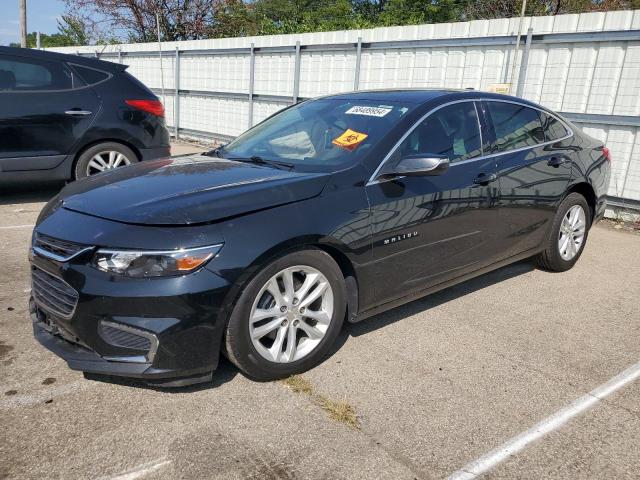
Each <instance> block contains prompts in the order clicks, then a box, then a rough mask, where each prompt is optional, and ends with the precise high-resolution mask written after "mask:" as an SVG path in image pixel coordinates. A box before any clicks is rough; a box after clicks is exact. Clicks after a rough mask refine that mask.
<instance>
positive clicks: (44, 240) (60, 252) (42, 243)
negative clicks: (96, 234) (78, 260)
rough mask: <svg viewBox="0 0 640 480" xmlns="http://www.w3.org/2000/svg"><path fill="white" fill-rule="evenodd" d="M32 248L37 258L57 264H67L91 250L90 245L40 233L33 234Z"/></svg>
mask: <svg viewBox="0 0 640 480" xmlns="http://www.w3.org/2000/svg"><path fill="white" fill-rule="evenodd" d="M32 248H33V251H34V252H35V253H37V254H38V255H39V256H41V257H45V258H50V259H52V260H55V261H57V262H68V261H69V260H71V259H73V258H75V257H77V256H78V255H81V254H83V253H85V252H88V251H90V250H93V246H91V245H84V244H81V243H75V242H70V241H68V240H60V239H58V238H53V237H50V236H48V235H43V234H41V233H35V235H34V239H33V247H32Z"/></svg>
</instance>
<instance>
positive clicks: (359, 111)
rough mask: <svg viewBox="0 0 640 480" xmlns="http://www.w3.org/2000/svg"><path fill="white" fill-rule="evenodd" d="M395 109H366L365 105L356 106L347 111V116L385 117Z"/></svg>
mask: <svg viewBox="0 0 640 480" xmlns="http://www.w3.org/2000/svg"><path fill="white" fill-rule="evenodd" d="M391 110H393V108H388V107H365V106H363V105H354V106H353V107H351V108H350V109H349V110H347V111H346V112H344V113H346V114H348V115H366V116H368V117H384V116H385V115H386V114H387V113H389V112H390V111H391Z"/></svg>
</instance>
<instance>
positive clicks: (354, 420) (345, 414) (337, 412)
mask: <svg viewBox="0 0 640 480" xmlns="http://www.w3.org/2000/svg"><path fill="white" fill-rule="evenodd" d="M320 402H321V403H320V406H321V407H322V408H323V409H324V410H325V411H326V412H328V413H329V417H330V418H332V419H333V420H335V421H336V422H340V423H344V424H345V425H349V426H350V427H352V428H359V427H360V425H359V423H358V416H357V415H356V411H355V409H354V408H353V407H352V406H351V405H349V404H348V403H347V402H334V401H333V400H330V399H328V398H324V397H323V398H321V399H320Z"/></svg>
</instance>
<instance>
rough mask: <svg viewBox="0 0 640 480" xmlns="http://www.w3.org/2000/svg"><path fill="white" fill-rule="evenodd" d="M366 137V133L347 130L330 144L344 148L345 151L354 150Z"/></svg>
mask: <svg viewBox="0 0 640 480" xmlns="http://www.w3.org/2000/svg"><path fill="white" fill-rule="evenodd" d="M368 136H369V135H367V134H366V133H360V132H356V131H355V130H351V129H350V128H347V129H346V130H345V132H344V133H343V134H342V135H340V136H339V137H338V138H335V139H334V140H333V141H332V142H331V143H333V144H334V145H336V146H338V147H342V148H346V149H347V150H354V149H355V148H356V147H357V146H358V145H360V144H361V143H362V142H364V141H365V139H366V138H367V137H368Z"/></svg>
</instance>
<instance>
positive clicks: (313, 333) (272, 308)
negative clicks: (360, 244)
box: [224, 249, 347, 381]
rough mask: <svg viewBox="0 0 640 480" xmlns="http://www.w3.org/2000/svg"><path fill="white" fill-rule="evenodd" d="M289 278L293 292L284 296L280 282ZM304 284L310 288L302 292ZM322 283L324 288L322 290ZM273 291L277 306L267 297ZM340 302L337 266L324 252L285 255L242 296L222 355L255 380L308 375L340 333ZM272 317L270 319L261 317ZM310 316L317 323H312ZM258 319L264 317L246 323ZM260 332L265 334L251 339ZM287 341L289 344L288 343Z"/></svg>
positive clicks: (342, 291) (343, 296) (341, 289)
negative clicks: (276, 293) (304, 373)
mask: <svg viewBox="0 0 640 480" xmlns="http://www.w3.org/2000/svg"><path fill="white" fill-rule="evenodd" d="M287 272H288V273H287ZM289 273H290V278H291V282H290V284H291V285H293V287H292V288H290V289H289V290H288V292H289V293H288V294H287V293H286V292H287V287H286V286H285V284H284V279H285V275H287V276H289ZM317 274H319V275H317ZM313 275H315V276H313ZM316 279H317V280H316ZM273 281H275V287H274V283H273ZM314 281H315V283H313V282H314ZM305 282H308V283H309V284H310V286H309V287H306V288H307V290H306V293H305V292H304V290H305V285H306V283H305ZM324 284H327V288H326V289H324V290H322V285H324ZM275 288H278V290H279V291H280V293H281V295H280V297H279V298H280V300H279V301H277V300H276V296H274V295H272V294H271V291H274V289H275ZM317 288H318V290H317V291H316V289H317ZM318 291H322V292H323V293H322V294H321V296H319V297H318V298H317V299H316V300H314V301H312V302H311V303H307V302H308V301H311V300H313V298H314V295H315V293H317V292H318ZM297 296H300V299H297ZM288 297H289V298H288ZM346 298H347V296H346V287H345V282H344V277H343V275H342V272H341V270H340V267H338V264H337V263H336V262H335V261H334V260H333V258H331V256H329V255H328V254H327V253H325V252H323V251H322V250H319V249H312V250H301V251H297V252H293V253H290V254H288V255H285V256H283V257H281V258H279V259H277V260H275V261H273V262H272V263H270V264H269V265H268V266H266V267H265V268H264V269H263V270H261V271H260V272H259V273H258V274H257V275H256V276H255V277H254V278H253V279H252V280H251V281H250V282H249V283H248V285H247V286H246V287H245V288H244V290H243V291H242V294H241V295H240V297H239V298H238V301H237V302H236V305H235V307H234V309H233V311H232V313H231V315H230V317H229V322H228V324H227V328H226V332H225V342H224V343H225V351H226V355H227V357H228V358H229V360H231V362H232V363H234V364H235V365H236V366H237V367H238V368H239V369H240V370H241V371H242V372H244V373H245V374H246V375H247V376H249V377H251V378H253V379H255V380H261V381H267V380H276V379H279V378H284V377H288V376H290V375H294V374H297V373H301V372H304V371H306V370H309V369H310V368H313V367H315V366H316V365H318V364H319V363H320V362H322V361H323V360H324V359H325V358H326V357H327V355H328V354H329V351H330V349H331V346H332V345H333V343H334V342H335V339H336V337H337V336H338V334H339V333H340V330H341V328H342V323H343V321H344V317H345V311H346ZM296 300H298V303H297V306H296V304H295V303H294V302H295V301H296ZM304 305H309V306H308V308H305V307H304ZM283 307H284V308H286V309H287V310H286V313H283ZM273 312H275V313H276V314H273V315H267V314H269V313H273ZM303 313H304V314H305V315H303ZM312 313H313V316H314V317H317V318H322V322H321V321H320V320H316V319H315V318H312V317H311V316H310V315H311V314H312ZM263 315H267V316H265V318H260V319H259V320H257V321H256V320H254V321H250V319H251V318H256V319H258V318H259V317H261V316H263ZM307 315H309V316H307ZM329 315H330V318H329ZM327 320H328V321H327ZM296 322H297V323H296ZM296 325H297V326H296ZM260 328H262V330H259V329H260ZM265 331H267V332H268V333H266V334H263V336H262V337H259V338H257V337H258V336H259V332H260V333H262V332H265ZM291 332H293V333H291ZM321 333H322V336H320V334H321ZM290 335H291V336H290ZM252 336H253V337H254V338H257V340H256V339H254V340H252ZM289 338H294V339H295V341H294V342H291V343H289ZM279 339H280V342H279V343H278V344H277V343H276V342H278V340H279ZM271 342H272V343H271ZM290 346H291V349H290V348H289V347H290Z"/></svg>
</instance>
